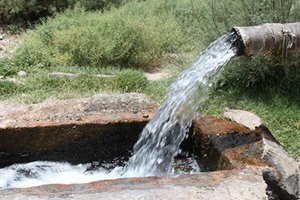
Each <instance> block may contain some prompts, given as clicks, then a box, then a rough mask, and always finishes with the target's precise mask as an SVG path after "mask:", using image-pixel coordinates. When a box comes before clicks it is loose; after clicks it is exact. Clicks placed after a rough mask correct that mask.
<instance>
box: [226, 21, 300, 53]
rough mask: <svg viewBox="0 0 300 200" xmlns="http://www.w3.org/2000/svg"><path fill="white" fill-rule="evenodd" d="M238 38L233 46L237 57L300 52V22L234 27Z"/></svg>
mask: <svg viewBox="0 0 300 200" xmlns="http://www.w3.org/2000/svg"><path fill="white" fill-rule="evenodd" d="M232 31H233V32H235V33H236V34H237V36H238V37H239V39H238V41H237V42H236V43H235V44H234V45H235V46H236V47H237V48H238V55H245V56H252V55H271V54H272V55H280V54H282V55H283V56H287V52H288V51H296V50H300V22H297V23H288V24H279V23H271V24H263V25H259V26H250V27H234V28H233V29H232Z"/></svg>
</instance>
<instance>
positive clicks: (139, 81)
mask: <svg viewBox="0 0 300 200" xmlns="http://www.w3.org/2000/svg"><path fill="white" fill-rule="evenodd" d="M113 84H114V86H115V87H116V89H118V90H121V91H123V92H141V91H143V90H144V89H145V88H146V87H147V86H148V84H149V82H148V79H147V78H146V77H145V75H144V74H143V72H141V71H137V70H123V71H121V72H120V73H119V74H117V76H116V78H115V79H114V80H113Z"/></svg>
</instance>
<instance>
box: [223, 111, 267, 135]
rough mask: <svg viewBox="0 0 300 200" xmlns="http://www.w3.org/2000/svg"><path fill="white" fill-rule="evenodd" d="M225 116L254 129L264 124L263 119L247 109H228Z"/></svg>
mask: <svg viewBox="0 0 300 200" xmlns="http://www.w3.org/2000/svg"><path fill="white" fill-rule="evenodd" d="M224 116H225V117H226V118H228V119H230V120H231V121H234V122H236V123H239V124H242V125H244V126H246V127H247V128H249V129H251V130H254V129H255V128H256V127H259V126H260V125H261V124H262V120H261V119H260V118H259V117H258V116H257V115H255V114H253V113H251V112H248V111H245V110H234V109H226V111H225V113H224Z"/></svg>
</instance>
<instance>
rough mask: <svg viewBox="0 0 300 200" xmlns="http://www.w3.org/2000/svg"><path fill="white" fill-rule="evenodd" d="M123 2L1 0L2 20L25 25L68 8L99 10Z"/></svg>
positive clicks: (0, 11) (100, 0) (113, 0)
mask: <svg viewBox="0 0 300 200" xmlns="http://www.w3.org/2000/svg"><path fill="white" fill-rule="evenodd" d="M121 3H122V0H110V1H106V0H52V1H47V0H0V19H1V21H0V22H1V23H6V24H11V25H16V24H17V25H25V24H26V23H29V22H32V21H36V20H38V19H40V18H41V17H46V16H49V15H53V14H55V13H56V12H60V11H63V10H64V9H66V8H72V7H83V8H84V9H86V10H97V9H105V8H109V7H110V6H116V5H120V4H121Z"/></svg>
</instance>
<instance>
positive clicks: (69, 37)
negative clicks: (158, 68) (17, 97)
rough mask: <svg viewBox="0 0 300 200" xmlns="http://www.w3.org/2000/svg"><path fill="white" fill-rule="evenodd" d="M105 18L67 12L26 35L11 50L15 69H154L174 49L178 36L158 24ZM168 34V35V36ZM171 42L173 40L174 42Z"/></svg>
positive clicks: (107, 14) (113, 16) (115, 11)
mask: <svg viewBox="0 0 300 200" xmlns="http://www.w3.org/2000/svg"><path fill="white" fill-rule="evenodd" d="M121 11H122V10H118V9H113V10H112V11H110V12H105V13H101V12H85V11H83V10H75V11H67V12H66V13H64V14H59V15H57V16H56V17H55V18H53V19H49V20H47V21H46V22H44V23H43V24H42V25H40V26H37V28H36V29H35V30H34V31H33V32H32V33H30V34H29V35H28V36H27V37H26V38H25V39H24V41H23V43H22V44H21V45H20V46H19V48H18V49H17V50H16V53H15V56H14V60H15V62H16V63H17V65H20V66H24V67H31V66H37V65H39V66H40V65H42V66H45V67H51V66H63V65H68V66H75V65H76V66H107V65H114V66H124V65H125V66H134V67H142V68H147V67H149V66H154V65H158V64H159V61H160V60H159V58H160V57H161V56H162V53H163V52H170V51H172V49H173V48H174V47H176V46H178V44H179V43H180V37H179V35H180V34H181V30H180V29H179V28H178V27H176V25H175V24H174V23H168V25H164V24H163V23H162V22H161V20H160V18H156V17H147V18H145V19H139V18H136V17H134V16H131V15H123V14H122V12H121ZM171 33H172V34H171ZM174 36H176V37H174Z"/></svg>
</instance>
